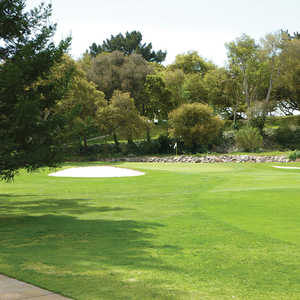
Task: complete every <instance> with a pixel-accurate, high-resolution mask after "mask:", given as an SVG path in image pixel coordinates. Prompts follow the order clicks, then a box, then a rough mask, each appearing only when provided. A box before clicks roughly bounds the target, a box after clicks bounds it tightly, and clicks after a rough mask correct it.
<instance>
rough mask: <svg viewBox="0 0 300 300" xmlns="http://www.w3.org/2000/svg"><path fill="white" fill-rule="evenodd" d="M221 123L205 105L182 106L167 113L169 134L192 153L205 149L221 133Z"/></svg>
mask: <svg viewBox="0 0 300 300" xmlns="http://www.w3.org/2000/svg"><path fill="white" fill-rule="evenodd" d="M223 123H224V122H223V121H222V120H221V119H220V118H219V117H217V116H215V115H214V114H213V111H212V109H211V108H210V107H209V106H208V105H207V104H201V103H191V104H183V105H181V106H180V107H178V108H177V109H175V110H173V111H172V112H170V113H169V125H170V134H171V136H172V137H174V138H176V139H179V140H183V142H184V144H185V146H187V147H189V148H190V149H191V150H192V151H195V150H196V149H197V148H199V147H200V148H207V147H209V146H210V145H211V144H213V143H214V142H215V141H216V139H217V137H219V135H220V133H221V129H222V128H223Z"/></svg>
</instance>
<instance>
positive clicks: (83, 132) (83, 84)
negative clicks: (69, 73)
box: [54, 56, 107, 148]
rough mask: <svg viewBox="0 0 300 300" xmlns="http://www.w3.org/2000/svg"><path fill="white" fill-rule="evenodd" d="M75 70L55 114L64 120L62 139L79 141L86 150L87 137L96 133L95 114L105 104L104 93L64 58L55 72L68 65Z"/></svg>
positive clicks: (79, 69) (76, 66)
mask: <svg viewBox="0 0 300 300" xmlns="http://www.w3.org/2000/svg"><path fill="white" fill-rule="evenodd" d="M70 64H71V65H73V68H74V69H75V71H74V74H73V79H72V81H71V84H70V88H69V91H68V92H67V94H66V95H65V96H64V97H63V99H62V100H61V101H59V102H58V104H57V112H58V113H60V114H62V115H63V116H64V118H65V119H66V126H65V130H64V131H65V136H64V139H65V140H66V139H68V140H70V141H74V139H75V140H79V141H80V144H81V141H83V145H84V147H85V148H87V138H88V137H89V135H91V134H94V133H97V131H98V129H97V127H98V126H97V116H96V112H97V110H98V109H99V107H104V106H105V105H106V104H107V103H106V101H105V98H104V93H103V92H101V91H98V90H97V89H96V85H95V84H94V83H93V82H90V81H88V80H87V79H86V75H85V73H84V71H83V70H82V69H81V66H80V64H79V63H78V62H77V63H75V62H74V61H73V60H72V59H71V58H70V57H68V56H65V59H64V62H63V63H62V64H60V66H58V67H57V68H55V70H54V71H55V72H58V70H60V71H61V72H63V71H64V70H65V69H66V68H67V66H68V65H70Z"/></svg>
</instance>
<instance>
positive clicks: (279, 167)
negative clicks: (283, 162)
mask: <svg viewBox="0 0 300 300" xmlns="http://www.w3.org/2000/svg"><path fill="white" fill-rule="evenodd" d="M272 167H273V168H277V169H290V170H300V167H283V166H272Z"/></svg>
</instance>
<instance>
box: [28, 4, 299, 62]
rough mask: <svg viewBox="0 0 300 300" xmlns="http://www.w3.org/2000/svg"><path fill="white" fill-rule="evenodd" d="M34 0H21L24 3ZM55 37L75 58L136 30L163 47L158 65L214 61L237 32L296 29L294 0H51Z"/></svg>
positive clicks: (262, 33) (157, 47)
mask: <svg viewBox="0 0 300 300" xmlns="http://www.w3.org/2000/svg"><path fill="white" fill-rule="evenodd" d="M40 2H41V1H40V0H27V1H26V4H27V7H28V8H32V7H34V6H37V5H38V4H39V3H40ZM44 2H46V3H49V2H51V3H52V6H53V14H52V18H51V20H52V21H53V22H55V23H57V25H58V28H57V31H56V34H55V41H56V42H58V41H59V40H61V39H62V38H65V37H67V36H69V35H71V36H72V46H71V49H70V54H71V55H72V56H73V58H75V59H77V58H79V57H80V56H81V55H82V54H83V53H84V52H85V51H86V50H87V49H88V48H89V46H90V45H91V44H92V43H93V42H95V43H97V44H101V43H102V41H103V40H105V39H107V38H110V36H111V35H116V34H118V33H120V32H121V33H123V34H124V33H125V32H126V31H129V32H130V31H133V30H137V31H140V32H141V33H142V35H143V41H144V42H147V43H148V42H151V43H152V46H153V49H154V50H164V51H165V50H166V51H167V53H168V54H167V58H166V61H165V63H164V64H170V63H172V62H174V60H175V57H176V55H177V54H182V53H187V52H188V51H191V50H194V51H198V53H199V55H201V56H202V57H204V58H205V59H207V60H211V61H212V62H214V63H215V64H217V65H219V66H223V65H224V63H225V61H226V57H227V56H226V48H225V43H228V42H230V41H233V40H235V39H236V38H237V37H239V36H241V35H242V34H243V33H245V34H248V35H250V36H251V37H253V38H255V39H256V40H257V41H259V39H260V38H262V37H264V36H265V35H266V34H267V33H274V32H276V31H279V30H280V29H284V30H289V32H290V33H293V32H295V31H300V18H299V11H300V1H299V0H285V1H283V0H224V1H223V0H184V1H183V0H180V1H179V0H151V1H149V0H148V1H145V0H105V1H104V0H84V1H81V0H78V1H76V0H52V1H47V0H44Z"/></svg>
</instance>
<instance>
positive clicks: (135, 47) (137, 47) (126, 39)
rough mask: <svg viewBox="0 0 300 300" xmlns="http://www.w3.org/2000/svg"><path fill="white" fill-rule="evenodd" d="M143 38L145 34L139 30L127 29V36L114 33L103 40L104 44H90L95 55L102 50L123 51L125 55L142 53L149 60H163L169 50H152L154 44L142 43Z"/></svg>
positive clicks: (92, 54) (159, 61) (158, 61)
mask: <svg viewBox="0 0 300 300" xmlns="http://www.w3.org/2000/svg"><path fill="white" fill-rule="evenodd" d="M142 39H143V36H142V34H141V33H140V32H139V31H132V32H128V31H127V32H126V33H125V36H124V35H123V34H122V33H119V34H117V35H116V36H114V35H112V36H111V37H110V39H107V40H105V41H103V42H102V45H97V44H96V43H93V44H92V45H91V46H90V54H91V56H94V57H95V56H97V54H99V53H102V52H113V51H121V52H123V53H124V54H125V55H130V54H133V53H136V54H140V55H142V57H143V58H144V59H145V60H146V61H149V62H157V63H161V62H163V61H164V60H165V58H166V56H167V52H166V51H162V50H158V51H156V52H155V51H154V50H152V44H151V43H149V44H147V43H142Z"/></svg>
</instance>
